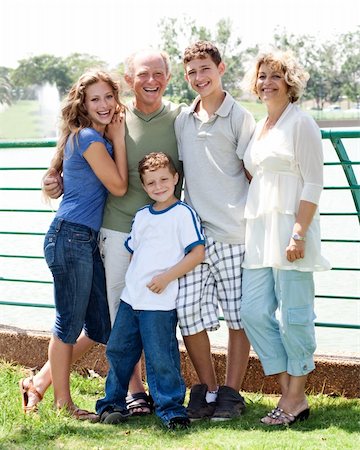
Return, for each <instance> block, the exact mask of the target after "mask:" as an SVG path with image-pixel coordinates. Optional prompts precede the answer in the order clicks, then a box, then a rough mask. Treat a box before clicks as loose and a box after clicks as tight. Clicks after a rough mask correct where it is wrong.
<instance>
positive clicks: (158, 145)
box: [102, 102, 185, 233]
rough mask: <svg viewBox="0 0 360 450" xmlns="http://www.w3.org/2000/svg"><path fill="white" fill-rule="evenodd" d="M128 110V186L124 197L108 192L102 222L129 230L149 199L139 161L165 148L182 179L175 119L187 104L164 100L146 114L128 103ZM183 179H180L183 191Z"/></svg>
mask: <svg viewBox="0 0 360 450" xmlns="http://www.w3.org/2000/svg"><path fill="white" fill-rule="evenodd" d="M127 106H128V109H127V111H126V137H125V141H126V152H127V160H128V170H129V186H128V190H127V193H126V194H125V195H124V196H123V197H116V196H114V195H112V194H110V193H109V195H108V199H107V201H106V205H105V210H104V217H103V224H102V226H103V227H104V228H108V229H110V230H115V231H121V232H123V233H129V232H130V228H131V223H132V219H133V217H134V215H135V213H136V211H137V210H138V209H139V208H141V207H142V206H144V205H146V204H148V203H149V202H150V199H149V197H148V196H147V194H146V193H145V191H144V189H143V188H142V186H141V182H140V178H139V173H138V164H139V161H140V160H141V159H142V158H143V157H144V156H145V155H147V154H148V153H150V152H155V151H156V152H164V153H166V154H168V155H169V156H170V157H171V158H172V159H173V161H174V164H175V166H176V168H177V170H178V171H179V174H180V175H181V176H180V179H181V180H182V166H181V163H180V162H179V157H178V150H177V144H176V136H175V130H174V121H175V119H176V117H177V116H178V114H179V113H180V111H181V109H182V107H184V106H185V105H175V104H174V103H171V102H164V103H163V104H162V105H161V107H160V108H159V109H158V110H157V111H155V112H153V113H152V114H143V113H142V112H140V111H138V110H137V109H135V108H134V107H133V105H132V104H129V105H127ZM181 184H182V182H181V181H180V182H179V183H178V189H177V194H178V195H179V194H180V189H181Z"/></svg>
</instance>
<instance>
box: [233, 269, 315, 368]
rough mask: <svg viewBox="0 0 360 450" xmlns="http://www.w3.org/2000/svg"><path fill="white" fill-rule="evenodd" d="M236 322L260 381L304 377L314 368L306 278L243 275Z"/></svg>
mask: <svg viewBox="0 0 360 450" xmlns="http://www.w3.org/2000/svg"><path fill="white" fill-rule="evenodd" d="M242 287H243V291H242V300H241V311H240V313H241V320H242V323H243V325H244V329H245V333H246V335H247V337H248V338H249V341H250V343H251V345H252V347H253V349H254V350H255V352H256V353H257V354H258V356H259V359H260V361H261V364H262V366H263V369H264V372H265V375H273V374H278V373H281V372H287V373H288V374H290V375H293V376H301V375H306V374H308V373H309V372H311V371H312V370H314V368H315V364H314V352H315V349H316V343H315V326H314V319H315V313H314V281H313V273H312V272H300V271H298V270H281V269H274V268H271V267H264V268H260V269H244V271H243V280H242Z"/></svg>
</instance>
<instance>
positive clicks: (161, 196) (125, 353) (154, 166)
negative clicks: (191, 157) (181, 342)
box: [96, 152, 205, 429]
mask: <svg viewBox="0 0 360 450" xmlns="http://www.w3.org/2000/svg"><path fill="white" fill-rule="evenodd" d="M139 174H140V179H141V183H142V186H143V188H144V190H145V192H146V193H147V194H148V196H149V197H150V198H151V199H152V200H154V202H155V203H153V204H152V205H147V206H144V207H143V208H141V209H140V210H138V212H137V213H136V215H135V218H134V220H133V224H132V227H131V232H130V235H129V237H128V238H127V240H126V241H125V247H126V249H127V250H128V251H129V252H130V254H131V256H132V257H131V262H130V265H129V268H128V270H127V272H126V276H125V288H124V290H123V292H122V294H121V301H120V306H119V310H118V313H117V316H116V319H115V323H114V326H113V328H112V331H111V335H110V339H109V342H108V345H107V350H106V355H107V358H108V361H109V365H110V368H111V372H112V376H111V377H108V378H107V380H106V386H105V398H103V399H100V400H98V402H97V404H96V410H97V412H98V413H99V414H100V420H101V422H104V423H118V422H121V421H123V420H124V419H126V417H127V416H128V415H129V412H128V411H127V410H126V394H127V391H128V385H129V381H130V377H131V374H132V373H133V370H134V367H135V365H136V363H137V362H138V361H139V358H140V356H141V353H142V351H143V350H144V354H145V363H146V373H147V381H148V384H149V390H150V392H151V395H152V397H153V399H154V407H155V413H156V415H157V416H158V417H159V418H160V419H161V420H162V422H163V423H164V425H165V426H167V427H168V428H170V429H174V428H177V427H181V428H184V427H187V426H188V424H189V419H188V417H187V413H186V409H185V408H184V406H183V402H184V396H185V383H184V381H183V378H182V376H181V372H180V355H179V348H178V342H177V339H176V325H177V315H176V298H177V295H178V278H179V277H181V276H183V275H184V274H185V273H186V272H189V271H190V270H193V269H194V268H195V266H197V265H198V264H200V263H201V262H202V261H203V259H204V254H205V252H204V244H205V240H204V235H203V233H202V229H201V224H200V221H199V218H198V216H197V215H196V213H195V212H194V210H193V209H192V208H190V207H189V206H188V205H186V204H185V203H183V202H181V201H180V200H178V199H177V198H176V197H175V195H174V191H175V186H176V184H177V182H178V179H179V175H178V173H177V172H176V169H175V167H174V164H173V163H172V161H171V159H170V158H169V157H168V156H167V155H165V154H164V153H161V152H157V153H150V154H149V155H147V156H145V157H144V158H143V159H142V160H141V161H140V163H139Z"/></svg>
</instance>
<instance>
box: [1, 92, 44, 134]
mask: <svg viewBox="0 0 360 450" xmlns="http://www.w3.org/2000/svg"><path fill="white" fill-rule="evenodd" d="M41 137H45V136H42V134H41V129H40V118H39V103H38V102H37V101H35V100H26V101H19V102H17V103H14V104H13V105H12V106H11V107H9V108H7V109H5V110H4V111H2V112H0V139H37V138H41Z"/></svg>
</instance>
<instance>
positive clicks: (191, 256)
mask: <svg viewBox="0 0 360 450" xmlns="http://www.w3.org/2000/svg"><path fill="white" fill-rule="evenodd" d="M204 258H205V247H204V245H202V244H200V245H196V246H195V247H193V248H192V249H191V250H190V251H189V253H187V254H186V255H185V256H184V258H183V259H182V260H181V261H179V262H178V263H177V264H175V265H174V266H172V267H171V268H170V269H168V270H167V271H166V272H163V273H161V274H159V275H156V276H155V277H154V278H153V279H152V280H151V281H150V283H149V284H148V285H147V287H148V288H149V289H150V290H151V291H153V292H156V293H158V294H160V293H161V292H163V290H164V289H165V288H166V286H167V285H168V284H169V283H170V282H171V281H174V280H177V279H178V278H180V277H182V276H183V275H185V274H186V273H187V272H190V271H191V270H193V269H194V268H195V267H196V266H197V265H198V264H200V263H201V262H203V261H204Z"/></svg>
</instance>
